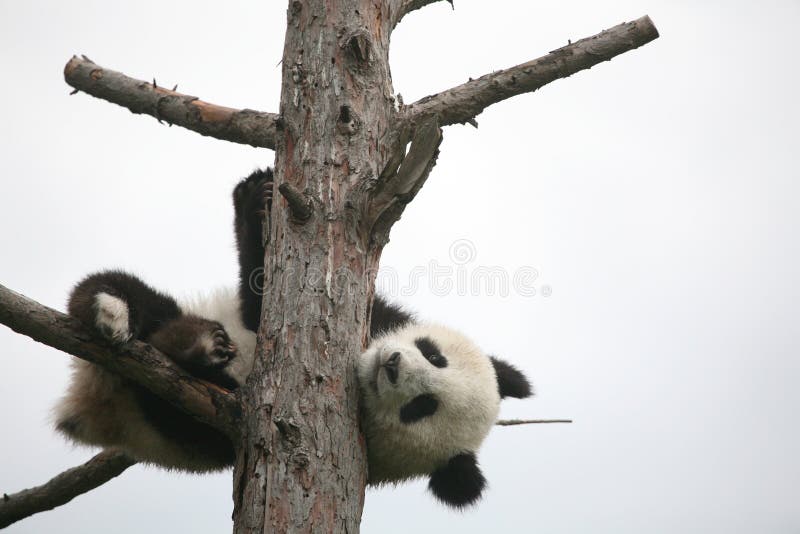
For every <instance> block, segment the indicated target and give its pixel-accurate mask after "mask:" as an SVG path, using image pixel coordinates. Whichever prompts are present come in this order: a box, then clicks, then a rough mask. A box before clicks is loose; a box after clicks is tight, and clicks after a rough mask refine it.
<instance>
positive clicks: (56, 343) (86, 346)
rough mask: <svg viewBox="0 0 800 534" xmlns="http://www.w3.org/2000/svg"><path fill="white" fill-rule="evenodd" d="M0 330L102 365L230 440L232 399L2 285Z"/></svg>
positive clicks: (144, 349)
mask: <svg viewBox="0 0 800 534" xmlns="http://www.w3.org/2000/svg"><path fill="white" fill-rule="evenodd" d="M0 324H4V325H6V326H8V327H9V328H11V329H12V330H14V331H15V332H17V333H19V334H23V335H26V336H28V337H31V338H33V339H34V340H36V341H38V342H40V343H44V344H45V345H49V346H50V347H53V348H55V349H58V350H61V351H64V352H66V353H68V354H72V355H73V356H77V357H78V358H82V359H84V360H87V361H90V362H93V363H96V364H98V365H102V366H103V367H105V368H106V369H108V370H110V371H112V372H115V373H117V374H119V375H121V376H124V377H125V378H129V379H130V380H132V381H134V382H136V383H137V384H140V385H142V386H143V387H146V388H147V389H149V390H150V391H152V392H153V393H155V394H156V395H158V396H159V397H161V398H163V399H164V400H166V401H167V402H170V403H172V404H173V405H174V406H177V407H178V408H180V409H181V410H183V411H184V412H186V413H188V414H190V415H192V416H193V417H195V418H196V419H197V420H199V421H202V422H204V423H206V424H208V425H211V426H212V427H214V428H216V429H218V430H220V431H222V432H225V433H226V434H227V435H229V436H231V437H235V436H236V435H237V429H238V424H237V422H238V418H239V416H240V414H241V405H240V402H239V400H238V399H237V397H236V395H234V394H233V393H231V392H229V391H226V390H224V389H222V388H219V387H217V386H216V385H214V384H211V383H209V382H206V381H204V380H200V379H198V378H194V377H193V376H191V375H189V374H188V373H186V372H184V371H183V370H182V369H180V368H179V367H178V366H177V365H175V364H174V363H172V361H171V360H170V359H169V358H167V357H166V356H165V355H164V354H162V353H161V352H159V351H158V350H156V349H155V348H154V347H152V346H150V345H148V344H146V343H142V342H140V341H134V342H131V343H127V344H126V345H124V346H121V347H112V346H111V345H109V344H108V343H107V342H106V341H104V340H102V339H100V338H99V336H96V335H93V334H92V333H91V332H89V331H88V330H87V329H86V328H85V327H84V326H83V325H82V324H81V323H80V321H78V320H77V319H76V318H74V317H71V316H69V315H66V314H63V313H60V312H58V311H56V310H53V309H51V308H48V307H46V306H42V305H41V304H39V303H38V302H36V301H34V300H31V299H29V298H27V297H25V296H23V295H20V294H19V293H16V292H14V291H11V290H10V289H8V288H6V287H5V286H2V285H0Z"/></svg>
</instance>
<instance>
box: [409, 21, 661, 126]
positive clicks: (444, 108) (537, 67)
mask: <svg viewBox="0 0 800 534" xmlns="http://www.w3.org/2000/svg"><path fill="white" fill-rule="evenodd" d="M657 37H658V30H657V29H656V27H655V26H654V25H653V22H652V21H651V20H650V17H648V16H644V17H642V18H640V19H637V20H634V21H633V22H625V23H623V24H620V25H618V26H614V27H613V28H611V29H609V30H605V31H603V32H601V33H599V34H597V35H595V36H592V37H587V38H585V39H581V40H580V41H577V42H575V43H571V44H568V45H567V46H564V47H562V48H559V49H557V50H553V51H552V52H550V53H549V54H547V55H546V56H544V57H540V58H539V59H534V60H533V61H529V62H527V63H523V64H521V65H517V66H516V67H511V68H510V69H505V70H500V71H497V72H493V73H491V74H486V75H485V76H481V77H480V78H478V79H476V80H470V81H468V82H467V83H465V84H462V85H459V86H458V87H454V88H452V89H448V90H447V91H443V92H441V93H438V94H435V95H431V96H427V97H425V98H423V99H421V100H419V101H417V102H415V103H413V104H411V105H409V106H408V107H406V108H405V110H404V111H405V120H406V121H409V122H418V121H419V120H421V118H422V117H427V116H430V115H438V116H439V124H441V125H442V126H447V125H450V124H464V123H470V122H472V121H474V119H475V116H476V115H478V114H480V113H481V112H482V111H483V110H484V109H486V108H487V107H489V106H491V105H492V104H496V103H497V102H500V101H502V100H505V99H507V98H511V97H512V96H516V95H520V94H522V93H530V92H532V91H535V90H537V89H539V88H540V87H542V86H544V85H547V84H548V83H550V82H552V81H555V80H558V79H559V78H566V77H567V76H571V75H573V74H575V73H576V72H578V71H581V70H584V69H589V68H591V67H593V66H594V65H597V64H598V63H602V62H603V61H608V60H610V59H611V58H613V57H614V56H618V55H619V54H622V53H624V52H628V51H629V50H633V49H635V48H638V47H640V46H642V45H644V44H646V43H648V42H650V41H652V40H653V39H655V38H657Z"/></svg>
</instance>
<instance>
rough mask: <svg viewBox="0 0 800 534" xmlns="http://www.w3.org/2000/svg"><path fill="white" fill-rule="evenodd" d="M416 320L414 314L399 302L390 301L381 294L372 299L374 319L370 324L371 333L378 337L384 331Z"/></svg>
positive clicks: (371, 335)
mask: <svg viewBox="0 0 800 534" xmlns="http://www.w3.org/2000/svg"><path fill="white" fill-rule="evenodd" d="M413 320H414V316H413V315H411V314H410V313H408V312H407V311H405V310H404V309H403V308H401V307H400V306H398V305H397V304H393V303H391V302H388V301H387V300H386V299H384V298H383V297H381V296H380V295H375V298H374V299H373V301H372V320H371V321H370V324H369V335H370V337H371V338H374V337H377V336H378V335H379V334H381V333H382V332H388V331H389V330H394V329H395V328H400V327H402V326H406V325H407V324H408V323H410V322H412V321H413Z"/></svg>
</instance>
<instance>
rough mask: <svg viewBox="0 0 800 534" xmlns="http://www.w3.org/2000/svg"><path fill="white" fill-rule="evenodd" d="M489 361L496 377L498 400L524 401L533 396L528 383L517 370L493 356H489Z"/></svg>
mask: <svg viewBox="0 0 800 534" xmlns="http://www.w3.org/2000/svg"><path fill="white" fill-rule="evenodd" d="M489 359H491V360H492V365H494V372H495V374H496V375H497V389H498V391H500V398H503V399H504V398H506V397H515V398H517V399H524V398H525V397H530V396H531V395H532V394H533V392H532V391H531V384H530V382H528V379H527V378H525V375H523V374H522V372H521V371H520V370H519V369H517V368H516V367H514V366H513V365H511V364H510V363H506V362H504V361H503V360H501V359H499V358H496V357H494V356H490V357H489Z"/></svg>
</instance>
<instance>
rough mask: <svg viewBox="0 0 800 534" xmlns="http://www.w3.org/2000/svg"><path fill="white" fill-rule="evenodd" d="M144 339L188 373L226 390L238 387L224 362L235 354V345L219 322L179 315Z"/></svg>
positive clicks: (229, 360)
mask: <svg viewBox="0 0 800 534" xmlns="http://www.w3.org/2000/svg"><path fill="white" fill-rule="evenodd" d="M148 341H149V342H150V344H151V345H153V346H154V347H155V348H157V349H158V350H160V351H161V352H163V353H164V354H166V355H167V356H169V357H170V358H171V359H172V360H173V361H174V362H175V363H177V364H178V365H180V366H181V367H183V368H184V369H185V370H186V371H188V372H189V373H191V374H192V375H194V376H196V377H198V378H202V379H204V380H208V381H209V382H213V383H215V384H217V385H220V386H223V387H226V388H228V389H234V388H235V387H237V386H238V384H237V383H236V382H235V381H234V380H233V379H231V378H230V377H229V376H228V374H227V368H228V365H229V364H230V363H231V362H232V361H233V360H234V359H235V358H236V357H237V355H238V352H237V348H236V344H235V343H233V341H232V340H231V338H230V336H229V335H228V333H227V332H226V331H225V328H224V327H223V326H222V325H221V324H220V323H218V322H216V321H210V320H208V319H204V318H202V317H197V316H194V315H182V316H181V317H178V318H177V319H173V320H172V321H170V322H168V323H167V324H165V325H164V326H163V327H161V328H160V329H159V330H157V331H156V332H154V333H153V335H151V336H150V338H149V339H148Z"/></svg>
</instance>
